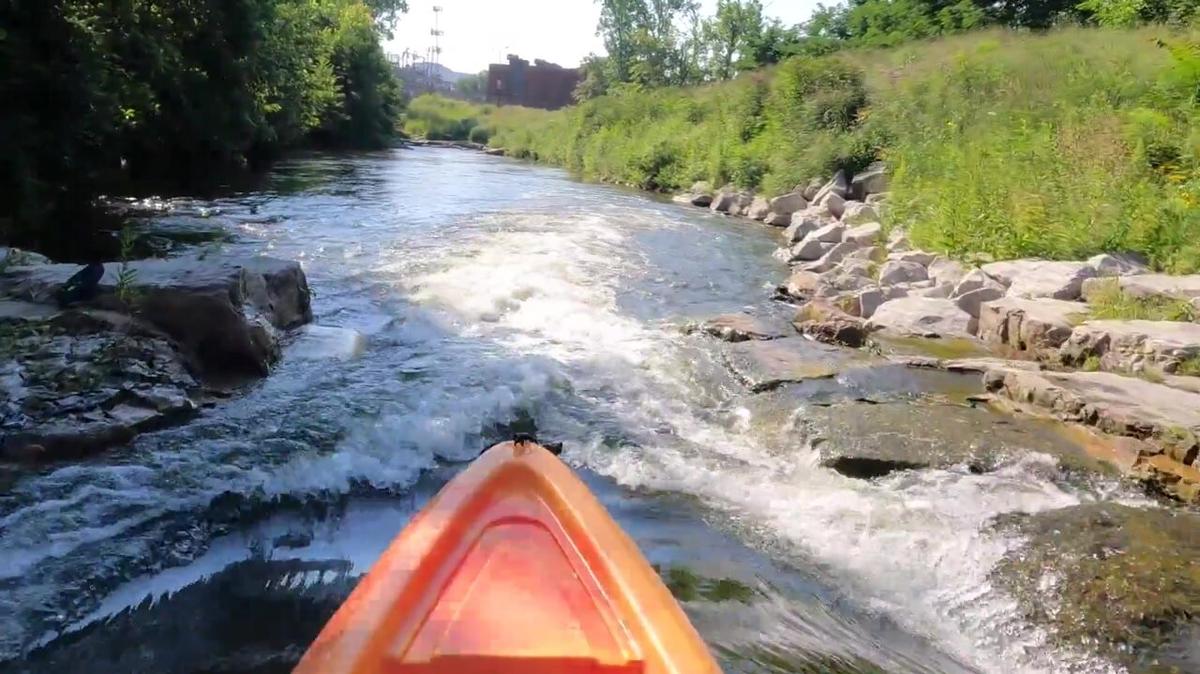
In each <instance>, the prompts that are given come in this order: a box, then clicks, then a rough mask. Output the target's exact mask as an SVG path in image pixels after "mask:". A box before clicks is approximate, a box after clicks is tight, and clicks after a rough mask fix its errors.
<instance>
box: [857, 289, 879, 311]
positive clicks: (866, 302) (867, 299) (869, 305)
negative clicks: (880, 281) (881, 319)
mask: <svg viewBox="0 0 1200 674" xmlns="http://www.w3.org/2000/svg"><path fill="white" fill-rule="evenodd" d="M883 302H884V299H883V291H882V290H880V289H879V287H878V286H875V287H871V288H864V289H863V290H862V291H860V292H859V293H858V315H859V316H861V317H862V318H870V317H872V316H874V315H875V310H876V309H878V308H879V306H880V305H881V304H883Z"/></svg>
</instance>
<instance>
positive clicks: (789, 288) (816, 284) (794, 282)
mask: <svg viewBox="0 0 1200 674" xmlns="http://www.w3.org/2000/svg"><path fill="white" fill-rule="evenodd" d="M820 288H821V275H820V274H816V273H814V272H811V271H797V272H793V273H792V275H791V276H790V277H788V280H787V283H785V284H784V285H783V287H782V288H781V289H780V290H782V291H783V292H784V293H786V294H788V295H790V296H792V297H795V298H799V299H805V300H807V299H809V298H811V297H812V296H813V295H814V294H815V293H816V292H817V290H819V289H820Z"/></svg>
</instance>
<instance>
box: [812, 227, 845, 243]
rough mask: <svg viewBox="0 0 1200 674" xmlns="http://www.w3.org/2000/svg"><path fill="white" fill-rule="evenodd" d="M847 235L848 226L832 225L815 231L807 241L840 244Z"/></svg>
mask: <svg viewBox="0 0 1200 674" xmlns="http://www.w3.org/2000/svg"><path fill="white" fill-rule="evenodd" d="M845 234H846V226H845V225H843V224H841V223H836V222H835V223H831V224H828V225H825V226H824V227H821V228H819V229H816V230H813V231H812V232H810V233H809V235H808V236H807V237H805V240H806V241H808V240H811V241H820V242H821V243H840V242H841V241H842V237H843V236H845Z"/></svg>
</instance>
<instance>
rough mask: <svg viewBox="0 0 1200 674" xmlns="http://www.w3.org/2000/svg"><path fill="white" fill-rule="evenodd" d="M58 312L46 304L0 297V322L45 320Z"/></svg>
mask: <svg viewBox="0 0 1200 674" xmlns="http://www.w3.org/2000/svg"><path fill="white" fill-rule="evenodd" d="M59 313H60V312H59V311H58V309H56V308H54V307H52V306H50V305H47V304H34V303H33V302H22V301H20V300H5V299H0V323H4V322H5V321H14V322H38V321H47V320H50V319H51V318H54V317H55V316H57V315H58V314H59Z"/></svg>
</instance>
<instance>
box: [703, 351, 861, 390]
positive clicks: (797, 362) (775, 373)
mask: <svg viewBox="0 0 1200 674" xmlns="http://www.w3.org/2000/svg"><path fill="white" fill-rule="evenodd" d="M724 356H725V362H726V363H727V364H728V365H729V368H730V369H731V370H732V371H733V373H734V374H735V375H736V376H737V377H738V379H740V380H741V381H742V383H744V384H745V385H746V386H747V387H749V388H750V390H752V391H755V392H761V391H769V390H771V389H774V388H778V387H779V386H782V385H784V384H788V383H794V382H803V381H808V380H811V379H827V378H830V377H834V376H837V375H838V373H840V372H842V371H843V370H845V369H847V368H853V367H862V366H865V365H867V364H868V361H867V360H866V359H864V358H863V356H861V355H859V354H856V353H855V352H853V351H849V350H847V349H843V348H838V347H836V346H829V345H826V344H821V343H819V342H815V341H813V340H811V339H808V338H807V337H787V338H784V339H775V340H770V341H753V342H742V343H740V344H733V345H731V346H730V347H728V348H727V349H726V351H725V354H724Z"/></svg>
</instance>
